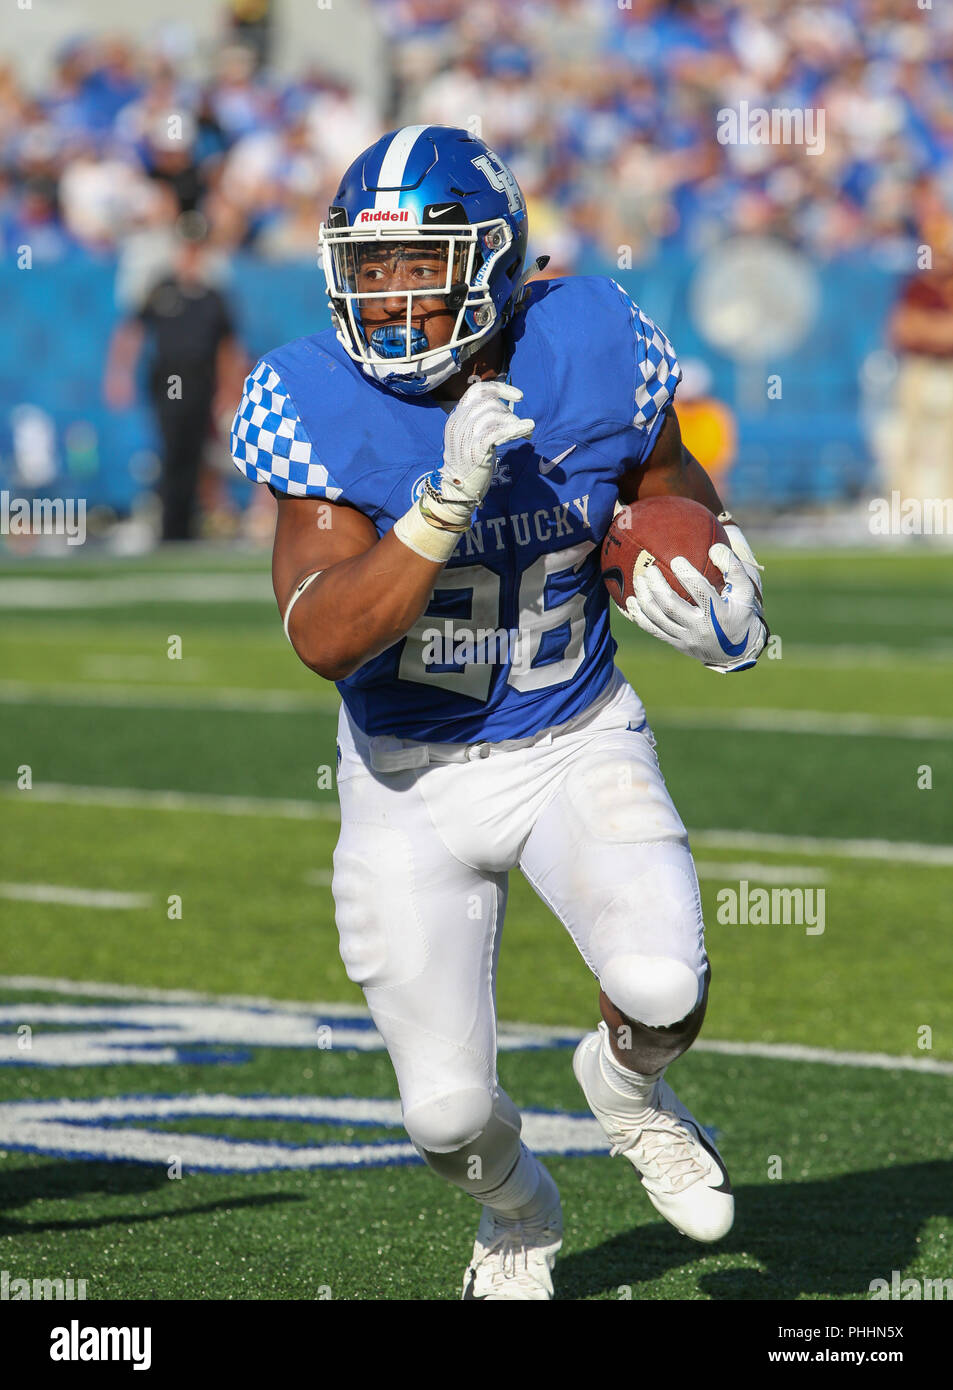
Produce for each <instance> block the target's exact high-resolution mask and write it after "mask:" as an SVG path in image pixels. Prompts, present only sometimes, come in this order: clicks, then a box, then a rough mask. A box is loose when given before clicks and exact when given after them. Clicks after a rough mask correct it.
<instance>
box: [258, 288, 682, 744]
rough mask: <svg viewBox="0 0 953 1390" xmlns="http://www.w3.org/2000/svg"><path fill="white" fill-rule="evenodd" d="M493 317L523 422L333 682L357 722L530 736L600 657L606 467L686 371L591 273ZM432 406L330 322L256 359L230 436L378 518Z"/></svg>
mask: <svg viewBox="0 0 953 1390" xmlns="http://www.w3.org/2000/svg"><path fill="white" fill-rule="evenodd" d="M504 332H506V333H507V334H509V335H510V344H509V346H510V348H511V352H510V357H509V367H508V374H507V380H508V381H510V382H511V383H512V384H513V385H514V386H517V387H519V389H520V390H521V391H522V392H523V400H522V401H521V402H520V404H519V406H518V410H517V413H518V414H519V415H522V416H524V417H530V418H532V419H533V420H535V422H536V429H535V431H534V433H533V436H532V438H531V439H529V440H517V441H515V442H514V443H512V444H509V445H505V446H503V447H502V448H501V449H500V450H499V451H498V456H497V457H498V462H497V466H496V469H495V471H494V476H493V481H492V483H491V486H490V489H489V491H488V493H487V495H486V497H485V499H484V501H483V503H482V504H481V506H480V507H479V509H478V511H477V512H476V513H475V514H474V520H473V523H472V525H471V527H470V529H469V530H468V531H466V532H464V533H463V534H462V535H461V537H460V540H459V542H458V544H457V548H456V550H455V551H454V554H453V556H452V557H451V559H450V561H449V562H448V564H447V565H446V567H445V568H444V569H443V570H442V571H441V573H440V575H439V576H438V578H437V582H436V584H435V586H434V590H433V594H432V597H431V601H430V603H429V604H428V606H427V608H426V610H425V611H424V613H423V614H422V615H421V617H420V619H419V620H418V622H417V623H415V625H414V627H413V628H412V629H411V631H410V632H409V633H408V634H407V636H406V637H403V638H401V640H400V641H399V642H395V643H394V645H393V646H392V647H389V648H388V649H387V650H386V651H384V652H382V653H381V654H380V655H379V656H376V657H373V658H372V659H371V660H370V661H367V662H365V664H364V665H363V666H361V667H360V668H359V669H358V670H357V671H355V672H354V673H353V674H352V675H350V676H348V677H347V678H346V679H345V680H342V681H339V682H338V683H337V685H338V690H339V691H340V692H341V696H342V698H343V700H344V702H345V704H346V705H347V708H348V711H349V712H350V714H351V716H352V718H353V719H354V722H355V723H356V724H357V725H358V726H359V727H360V728H361V729H363V730H364V732H365V733H366V734H368V735H372V736H373V735H378V734H393V735H396V736H398V737H400V738H409V739H422V740H429V741H437V742H448V743H457V742H461V743H463V742H466V743H469V742H475V741H478V740H484V739H486V740H489V741H492V742H496V741H499V740H501V739H509V738H525V737H527V736H529V735H531V734H533V733H537V732H538V731H539V730H541V729H545V728H548V727H550V726H551V725H555V724H561V723H564V722H565V721H566V720H569V719H572V718H573V717H574V716H575V715H576V714H578V713H579V712H580V711H581V710H583V709H584V708H585V707H586V705H588V704H589V703H590V702H591V701H592V700H593V699H595V697H596V696H597V695H598V694H599V693H600V692H601V690H602V689H603V688H604V687H605V685H606V683H607V682H608V680H609V677H610V675H611V672H612V664H613V655H614V653H615V642H614V641H613V639H612V636H611V634H610V631H609V601H610V600H609V596H608V593H607V591H606V589H605V586H604V585H603V583H602V579H601V574H600V564H599V554H600V547H601V543H602V540H603V538H604V537H605V534H606V531H607V530H608V528H609V524H610V522H611V521H612V515H613V509H614V505H615V502H616V500H617V498H618V489H619V480H620V478H621V476H622V474H623V473H625V472H626V471H627V470H629V469H633V468H637V467H638V466H639V465H640V464H642V463H644V461H645V459H646V458H647V457H648V455H649V453H650V452H651V450H652V447H653V445H654V443H655V440H656V437H657V435H658V431H659V429H660V427H661V423H662V420H663V417H664V415H665V411H666V408H667V407H668V405H669V404H670V402H671V401H672V399H673V397H674V394H675V388H676V386H677V384H678V382H679V380H680V378H681V371H680V369H679V366H678V363H677V361H676V359H675V354H674V352H673V351H672V347H671V344H670V343H669V341H668V339H667V338H666V337H665V335H664V333H662V332H661V331H660V330H659V329H658V328H656V326H655V325H654V324H653V323H652V321H651V319H649V318H647V317H646V315H645V314H643V313H642V312H641V310H640V309H639V308H638V307H637V306H636V305H634V304H633V303H632V301H631V300H630V299H629V297H628V296H627V295H626V294H625V292H624V291H623V290H622V289H621V288H620V287H619V286H618V285H617V284H616V283H615V281H614V280H609V279H605V278H602V277H596V276H584V277H578V278H575V277H574V278H567V279H560V280H548V281H538V282H536V283H534V284H531V285H530V286H529V287H528V290H527V296H526V299H525V300H524V307H523V308H522V309H521V310H520V312H519V313H518V314H517V315H516V316H515V317H514V319H513V320H512V321H511V323H510V324H509V326H508V327H507V328H506V329H505V330H504ZM464 370H465V369H464ZM446 420H447V415H446V410H445V409H444V408H442V407H441V404H440V402H439V401H437V400H435V399H434V398H433V397H432V396H430V395H426V396H420V397H401V396H397V395H394V394H392V393H390V392H388V391H387V390H385V389H384V388H382V387H379V386H377V385H376V384H375V383H374V382H372V381H370V380H369V379H368V378H367V377H366V376H364V374H363V373H362V372H361V369H360V367H359V366H357V365H356V364H355V363H354V362H352V361H351V359H350V358H349V357H348V355H347V354H346V353H345V351H344V349H343V348H342V347H341V346H340V344H339V343H338V342H337V339H336V336H335V333H334V330H333V329H329V330H327V331H326V332H324V333H318V334H315V335H314V336H312V337H307V338H298V339H296V340H295V341H294V342H292V343H287V344H286V345H285V346H284V347H280V348H278V349H277V350H276V351H274V352H270V353H268V354H267V356H265V357H263V358H262V360H261V361H260V362H259V363H258V365H257V367H256V368H255V370H254V371H253V372H252V373H251V375H250V376H249V377H248V380H247V381H246V383H245V394H244V396H243V398H242V402H241V405H240V406H239V409H238V412H237V414H236V416H235V421H234V424H233V426H232V455H233V458H234V460H235V463H236V465H237V466H238V468H239V469H241V471H242V472H243V473H244V474H246V476H247V477H249V478H251V479H253V480H254V481H256V482H260V483H269V484H271V486H272V487H273V488H274V489H275V490H277V491H279V492H282V493H287V494H289V495H290V496H294V497H321V498H326V499H327V500H329V501H331V502H346V503H348V504H350V505H351V506H353V507H356V508H357V509H358V510H359V511H361V512H363V513H364V514H365V516H367V517H369V518H370V520H371V521H372V522H373V523H374V525H375V527H376V528H377V531H378V534H379V535H381V536H383V535H384V534H385V532H387V531H389V530H390V528H391V527H392V526H393V525H394V523H395V522H396V521H397V519H398V517H400V516H402V515H403V514H404V513H405V512H406V511H407V510H408V508H409V507H410V506H411V505H412V504H413V502H414V500H415V498H417V497H419V495H420V492H421V490H422V488H423V484H424V480H425V479H426V477H427V476H428V474H429V473H430V472H431V471H432V470H433V469H435V468H439V467H440V465H441V462H442V458H443V432H444V426H445V425H446Z"/></svg>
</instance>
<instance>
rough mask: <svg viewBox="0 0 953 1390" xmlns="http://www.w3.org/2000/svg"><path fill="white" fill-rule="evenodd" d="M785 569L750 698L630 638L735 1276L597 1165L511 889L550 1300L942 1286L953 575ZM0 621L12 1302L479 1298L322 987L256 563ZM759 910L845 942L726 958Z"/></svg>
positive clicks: (26, 606)
mask: <svg viewBox="0 0 953 1390" xmlns="http://www.w3.org/2000/svg"><path fill="white" fill-rule="evenodd" d="M761 558H762V559H763V561H764V563H765V564H766V567H767V590H766V597H767V601H768V616H769V618H770V620H771V625H772V628H773V630H774V632H775V633H776V634H778V635H780V637H781V643H780V649H779V650H778V649H777V648H776V649H775V650H776V655H775V657H774V658H773V659H764V660H762V662H761V663H760V664H759V667H758V668H757V669H756V670H755V671H753V672H748V673H745V674H743V675H740V676H738V677H737V678H734V679H731V680H726V679H723V678H721V677H719V676H716V675H714V674H713V673H711V672H708V671H705V670H704V669H702V668H701V667H698V666H697V665H696V664H695V663H693V662H690V661H689V660H688V659H687V658H684V657H680V656H678V655H677V654H676V653H674V652H672V651H670V650H669V649H668V648H666V647H663V646H662V645H660V644H658V643H654V642H653V641H652V640H651V639H649V638H646V637H644V636H643V635H642V634H641V633H639V632H638V631H637V630H635V629H633V628H630V627H628V626H626V625H624V624H622V623H620V624H619V625H618V627H619V630H618V631H617V637H618V639H619V642H620V651H619V656H618V661H619V664H620V665H621V666H622V668H623V670H624V671H625V673H626V675H628V676H629V678H630V679H631V680H632V681H633V684H635V686H636V688H637V689H638V691H639V693H640V694H641V695H642V697H643V699H644V701H645V703H646V706H647V708H648V712H649V716H650V719H651V722H652V725H653V727H654V729H655V732H656V735H657V738H658V747H659V753H660V757H661V760H662V767H663V770H664V771H665V774H666V778H667V781H668V785H669V788H670V790H671V791H672V794H673V796H674V798H675V801H676V804H677V805H678V807H679V810H680V811H681V813H682V816H683V818H684V820H685V822H686V824H687V825H688V826H689V828H690V830H691V833H692V844H693V849H694V851H695V857H696V861H697V862H698V866H699V874H700V879H701V886H702V893H703V898H704V901H705V907H706V920H707V923H708V931H707V939H708V949H709V954H710V956H711V958H712V963H713V983H712V994H711V1003H710V1007H709V1012H708V1018H707V1021H706V1025H705V1030H704V1033H703V1035H702V1041H701V1042H700V1044H699V1045H698V1046H697V1047H696V1048H694V1049H693V1050H692V1051H691V1052H690V1053H689V1054H688V1055H687V1056H686V1057H684V1058H683V1059H681V1060H680V1061H679V1062H678V1063H676V1064H675V1065H674V1066H673V1068H672V1069H671V1071H670V1073H669V1080H670V1081H671V1082H672V1084H673V1085H674V1086H675V1088H676V1090H677V1091H678V1093H679V1095H680V1096H681V1097H682V1099H683V1100H684V1101H685V1102H686V1103H687V1104H688V1105H689V1106H690V1108H691V1109H692V1110H693V1111H694V1112H695V1114H696V1115H697V1116H698V1118H699V1119H700V1120H702V1121H703V1122H704V1123H705V1124H706V1125H708V1126H710V1127H711V1128H713V1130H714V1131H715V1132H716V1134H717V1136H718V1142H719V1146H720V1148H721V1151H722V1154H723V1156H724V1158H725V1160H726V1162H727V1164H728V1166H729V1169H730V1171H731V1174H732V1179H733V1182H734V1185H735V1190H736V1197H737V1220H736V1224H735V1228H734V1230H733V1231H732V1232H731V1234H730V1235H729V1237H728V1238H727V1239H726V1240H725V1241H724V1242H722V1243H721V1244H720V1245H718V1246H717V1247H712V1248H705V1247H702V1246H697V1245H695V1244H693V1243H691V1242H689V1241H688V1240H686V1239H685V1238H683V1237H681V1236H679V1235H678V1234H677V1232H675V1231H674V1230H673V1229H672V1228H671V1227H669V1226H668V1225H667V1224H666V1223H665V1222H663V1221H662V1220H661V1218H659V1217H658V1216H657V1215H656V1214H655V1212H654V1210H653V1209H652V1207H651V1206H650V1204H649V1203H648V1200H647V1198H646V1197H645V1194H644V1193H643V1192H642V1190H641V1188H640V1187H639V1184H638V1180H637V1178H636V1175H635V1174H634V1172H633V1171H632V1170H631V1168H630V1167H629V1166H628V1165H627V1164H626V1163H625V1161H624V1160H623V1159H615V1160H610V1159H609V1158H608V1157H607V1156H606V1155H605V1153H604V1151H599V1150H597V1147H596V1145H595V1143H594V1140H593V1133H592V1125H593V1123H594V1122H592V1121H591V1120H589V1121H587V1120H586V1118H585V1116H586V1115H587V1114H588V1112H587V1111H586V1110H585V1105H584V1101H583V1098H582V1095H581V1093H580V1091H579V1090H578V1087H577V1085H576V1082H575V1079H574V1078H573V1075H572V1072H571V1068H570V1058H571V1055H572V1054H571V1046H570V1042H571V1038H572V1037H573V1036H578V1035H579V1034H580V1033H581V1032H582V1031H584V1030H585V1029H586V1028H588V1027H591V1026H593V1025H594V1022H595V1021H596V1019H597V1017H598V1013H597V1008H596V990H595V987H594V982H593V981H592V979H591V978H590V977H589V976H588V973H587V971H586V969H585V967H584V966H583V964H582V962H581V961H580V960H579V959H578V957H577V955H576V953H575V950H574V948H573V947H572V944H571V942H570V941H569V939H568V937H567V935H566V933H565V932H564V931H563V929H562V928H561V927H560V926H559V924H558V923H557V922H556V921H555V920H554V919H553V918H552V917H551V916H550V914H549V912H548V911H547V910H546V909H545V908H544V907H543V906H542V905H541V904H540V903H539V902H538V901H537V900H536V899H535V898H534V897H533V895H532V893H531V892H530V891H529V889H528V887H527V885H526V884H525V882H524V881H523V879H522V877H521V876H520V875H519V874H514V875H513V876H512V882H511V894H510V902H509V909H508V917H507V923H506V932H505V936H504V943H503V949H502V957H501V963H500V980H499V992H498V1003H499V1014H500V1018H501V1019H502V1020H504V1021H505V1022H506V1023H508V1024H509V1023H512V1024H525V1025H536V1026H537V1027H536V1031H535V1032H521V1031H520V1030H512V1031H511V1033H510V1035H509V1038H508V1042H507V1045H506V1048H505V1050H504V1051H503V1052H502V1053H501V1059H500V1074H501V1079H502V1081H503V1084H504V1085H505V1086H506V1088H507V1090H508V1091H509V1092H510V1094H511V1095H512V1096H513V1098H514V1099H515V1100H516V1101H517V1103H518V1104H520V1105H521V1107H524V1108H525V1110H526V1112H527V1126H528V1127H529V1126H530V1125H532V1124H537V1125H541V1126H542V1127H543V1129H545V1132H546V1133H549V1134H553V1135H556V1138H555V1139H554V1140H553V1150H552V1156H551V1157H549V1158H548V1159H547V1160H546V1161H547V1164H548V1166H550V1168H551V1171H552V1172H553V1174H554V1176H555V1177H556V1179H557V1181H558V1182H559V1185H560V1189H561V1192H562V1194H563V1205H564V1210H565V1215H566V1239H565V1242H564V1246H563V1253H562V1256H561V1258H560V1261H559V1263H558V1265H557V1271H556V1290H557V1297H561V1298H575V1299H579V1298H591V1299H599V1298H616V1299H617V1298H620V1297H628V1296H631V1297H633V1298H646V1299H671V1298H692V1299H705V1298H719V1299H766V1298H783V1299H793V1298H822V1299H823V1298H853V1299H866V1298H868V1297H869V1285H870V1281H871V1280H872V1279H875V1278H885V1279H887V1281H888V1282H889V1281H890V1278H891V1274H892V1271H893V1270H899V1271H900V1273H901V1276H902V1277H903V1278H918V1279H932V1278H951V1277H953V1259H951V1251H950V1247H951V1246H953V1196H951V1193H953V1182H951V1178H953V1161H951V1160H953V1138H951V1136H953V1091H951V1078H953V997H951V992H950V988H949V980H950V978H951V974H953V931H951V909H950V902H951V889H953V848H951V839H953V836H951V829H953V801H951V796H950V787H951V781H953V713H951V700H950V694H951V690H953V602H951V600H953V585H951V580H950V561H949V558H948V557H946V556H944V555H942V554H940V553H936V552H923V553H920V552H917V551H904V552H901V553H887V554H882V555H872V554H864V555H854V554H848V553H844V554H834V555H824V556H821V555H812V554H807V553H803V554H782V553H777V554H770V553H769V554H767V555H766V556H762V557H761ZM0 615H2V617H0V707H2V718H0V747H2V760H0V766H2V768H3V772H2V781H0V829H2V834H0V847H2V848H0V923H2V925H0V1060H2V1061H3V1062H4V1063H5V1065H4V1066H3V1067H2V1068H0V1268H2V1269H5V1270H7V1271H9V1273H10V1277H27V1278H30V1279H33V1278H45V1277H60V1278H66V1277H74V1278H85V1279H86V1280H87V1283H88V1297H89V1298H91V1299H106V1298H120V1299H122V1298H162V1299H174V1298H192V1297H210V1298H238V1299H257V1298H268V1299H275V1298H278V1299H280V1298H318V1297H322V1296H325V1297H326V1296H330V1297H332V1298H335V1299H355V1298H361V1299H365V1298H371V1299H374V1298H399V1299H410V1298H424V1299H441V1298H455V1297H458V1296H459V1286H460V1281H461V1278H462V1275H463V1270H464V1267H465V1265H466V1261H467V1257H468V1255H469V1251H470V1248H471V1244H472V1240H473V1235H474V1232H475V1228H476V1217H477V1211H476V1208H475V1206H474V1204H473V1203H472V1202H471V1201H470V1199H468V1198H466V1197H465V1196H463V1195H462V1194H460V1193H458V1192H456V1191H455V1190H452V1189H450V1188H448V1187H445V1186H443V1185H441V1184H440V1183H439V1182H438V1180H437V1179H436V1178H435V1177H433V1176H432V1175H431V1174H430V1173H428V1172H427V1171H426V1170H425V1169H424V1168H423V1167H421V1166H419V1165H417V1164H414V1163H411V1162H409V1161H408V1159H409V1158H410V1157H411V1154H410V1152H409V1151H408V1145H407V1143H406V1136H405V1135H404V1132H403V1131H402V1129H401V1128H400V1126H399V1121H398V1115H397V1111H396V1108H395V1105H394V1101H395V1097H396V1088H395V1085H394V1080H393V1075H392V1072H391V1069H390V1065H389V1062H388V1059H387V1057H386V1054H385V1053H383V1052H382V1051H380V1050H379V1048H376V1047H375V1046H374V1041H375V1037H374V1035H373V1034H372V1033H371V1032H370V1031H369V1030H368V1028H367V1025H366V1018H365V1017H364V1016H363V1012H362V1002H363V1001H362V996H361V994H360V991H359V990H357V988H356V987H355V986H353V985H352V984H351V983H350V982H349V981H348V980H347V978H346V976H345V974H344V969H343V966H342V965H341V963H340V960H339V959H338V955H337V948H336V932H335V929H334V922H333V911H332V901H331V895H330V890H329V886H328V881H329V871H330V865H331V853H332V849H333V846H334V841H335V838H336V834H337V820H336V798H335V792H334V788H333V776H329V770H331V771H332V772H333V768H334V762H335V750H334V727H335V711H336V707H337V696H336V693H335V691H334V690H333V688H332V687H330V686H328V685H326V684H325V683H324V682H322V681H320V680H319V679H318V678H317V677H314V676H311V675H310V674H309V673H308V672H307V671H305V670H304V668H303V667H301V666H300V664H299V663H298V662H297V659H296V658H295V656H294V654H293V653H292V651H291V649H290V647H289V646H288V645H287V643H286V642H285V639H284V636H283V634H282V632H281V627H280V622H279V620H278V617H277V614H276V611H275V609H274V604H273V600H272V598H271V593H270V585H269V578H268V562H267V557H266V556H264V555H253V556H243V555H241V554H238V553H235V552H228V551H222V552H216V551H214V550H194V551H190V552H188V553H186V554H185V555H169V554H161V555H157V556H152V557H149V558H147V559H142V560H136V561H123V562H108V561H106V560H102V559H99V560H97V559H96V558H95V557H94V556H93V557H86V556H84V557H81V558H80V559H79V560H78V561H75V560H74V557H71V562H70V563H69V564H63V565H60V564H55V563H52V562H47V563H33V562H29V561H20V562H12V561H10V560H9V559H8V560H6V561H4V562H2V563H0ZM623 629H624V630H623ZM173 638H178V639H180V644H181V659H178V660H170V659H169V657H168V651H169V645H170V639H173ZM173 646H175V644H173ZM27 770H28V771H27ZM927 784H929V785H927ZM742 880H744V881H746V882H748V883H749V885H750V888H751V889H752V890H754V889H756V888H757V887H758V886H762V887H764V888H765V889H766V890H767V891H768V892H770V891H771V889H772V888H777V887H779V886H782V887H788V888H793V887H803V888H810V889H811V890H813V891H814V892H815V893H817V892H818V891H819V890H821V889H822V890H823V892H824V895H825V898H824V903H825V910H824V918H823V930H822V931H817V930H814V931H813V932H811V931H808V930H807V927H806V925H805V924H801V925H798V924H797V923H794V922H791V923H788V924H787V925H784V924H777V925H768V924H763V925H761V924H755V923H753V922H749V923H748V924H740V923H739V924H731V923H729V922H719V921H718V908H719V901H720V900H719V897H718V895H719V893H720V892H721V891H722V890H723V889H724V888H725V887H734V888H735V889H738V887H739V884H740V883H741V881H742ZM96 895H99V896H96ZM170 902H171V904H172V906H171V908H170ZM170 913H171V915H170ZM91 982H92V984H91ZM97 984H98V985H99V986H100V988H98V989H97V988H96V987H95V985H97ZM175 991H179V992H180V993H179V994H175V993H174V992H175ZM182 991H186V992H187V993H185V994H183V993H181V992H182ZM221 996H235V997H237V998H236V999H234V1000H233V1002H231V1003H225V1002H223V1001H222V1000H221ZM239 997H240V998H239ZM252 999H253V1000H254V1001H256V1002H254V1003H252V1002H250V1000H252ZM281 1001H292V1002H294V1001H297V1002H300V1003H303V1004H309V1001H310V1006H309V1007H301V1008H293V1007H285V1008H284V1009H282V1008H281V1007H280V1003H281ZM319 1005H324V1006H327V1007H325V1008H321V1007H319ZM320 1029H325V1030H327V1031H326V1032H321V1031H320ZM547 1030H548V1031H547ZM64 1034H65V1035H66V1036H65V1037H64V1036H63V1035H64ZM57 1039H59V1042H57ZM721 1043H723V1044H738V1045H741V1046H739V1047H738V1048H737V1049H736V1050H734V1051H732V1050H731V1049H729V1048H725V1049H723V1050H719V1048H718V1047H717V1044H721ZM530 1044H532V1045H530ZM792 1046H795V1047H798V1046H799V1047H800V1048H802V1049H807V1051H805V1052H803V1053H801V1054H798V1053H796V1052H794V1053H792V1052H791V1051H790V1048H791V1047H792ZM785 1047H787V1049H788V1050H785ZM884 1058H887V1059H891V1058H892V1059H894V1061H893V1062H892V1063H891V1062H890V1061H885V1060H884ZM878 1059H879V1060H878ZM91 1100H98V1101H100V1102H101V1104H100V1106H99V1107H90V1106H89V1105H85V1106H84V1104H83V1102H89V1101H91ZM44 1103H45V1104H44ZM203 1107H204V1108H203ZM546 1126H548V1129H547V1128H546ZM540 1132H542V1130H541V1131H540ZM117 1158H119V1159H125V1160H127V1161H122V1162H116V1161H110V1160H114V1159H117ZM382 1158H384V1159H388V1160H393V1161H388V1162H381V1159H382ZM170 1172H171V1173H172V1174H173V1176H171V1177H170Z"/></svg>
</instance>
